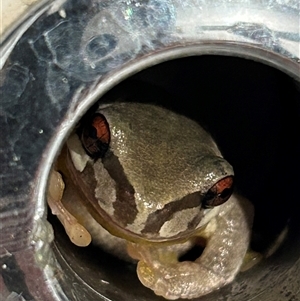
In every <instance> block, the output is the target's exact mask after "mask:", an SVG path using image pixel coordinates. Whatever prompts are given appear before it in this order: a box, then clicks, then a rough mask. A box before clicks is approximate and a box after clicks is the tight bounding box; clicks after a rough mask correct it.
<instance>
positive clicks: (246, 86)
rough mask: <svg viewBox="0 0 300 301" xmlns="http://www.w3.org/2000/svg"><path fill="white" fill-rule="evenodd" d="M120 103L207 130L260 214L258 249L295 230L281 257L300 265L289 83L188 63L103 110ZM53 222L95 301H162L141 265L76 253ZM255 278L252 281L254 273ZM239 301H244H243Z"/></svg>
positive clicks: (151, 75)
mask: <svg viewBox="0 0 300 301" xmlns="http://www.w3.org/2000/svg"><path fill="white" fill-rule="evenodd" d="M120 99H122V100H123V101H134V102H150V103H155V104H158V105H162V106H165V107H167V108H170V109H172V110H174V111H177V112H179V113H181V114H184V115H186V116H188V117H190V118H192V119H195V120H197V121H198V122H199V123H200V124H201V125H202V126H203V127H204V128H206V129H207V130H208V131H209V132H210V133H211V134H212V136H213V137H214V138H215V140H216V142H217V144H218V145H219V147H220V149H221V151H222V153H223V155H224V157H225V158H226V159H227V160H228V161H229V162H230V163H231V164H232V165H233V167H234V170H235V175H236V176H235V178H236V186H237V189H238V191H239V192H240V193H241V194H243V195H245V196H246V197H248V198H249V199H250V200H251V201H252V203H253V204H254V206H255V221H254V227H253V240H252V248H253V249H255V250H257V251H260V252H264V251H265V250H266V249H267V248H268V247H269V246H270V245H272V243H273V242H274V240H275V239H276V237H277V236H278V234H279V233H280V232H281V231H282V230H283V229H284V228H285V227H286V226H288V227H289V230H290V232H289V233H290V234H288V237H287V239H286V243H287V244H288V246H289V248H285V251H283V250H281V251H280V250H279V251H278V252H279V253H280V252H281V253H280V254H281V255H280V256H281V257H280V260H285V259H286V260H287V262H289V263H290V264H293V263H292V260H293V259H292V258H295V260H296V259H297V254H299V252H300V245H299V243H296V242H295V241H296V240H298V241H300V237H299V235H300V234H299V233H300V232H299V231H298V230H299V220H300V218H299V217H300V214H299V212H298V211H297V210H296V208H297V202H298V200H297V197H298V195H297V185H298V183H299V170H300V168H299V167H300V166H299V164H300V163H299V160H298V158H297V157H298V154H299V153H300V152H299V151H300V148H299V138H298V136H299V134H298V129H299V123H300V118H299V117H300V107H299V99H300V95H299V90H297V89H296V85H295V82H294V81H293V80H292V79H291V78H290V77H289V76H287V75H286V74H284V73H283V72H281V71H279V70H277V69H274V68H272V67H269V66H266V65H264V64H261V63H258V62H254V61H250V60H245V59H241V58H235V57H223V56H198V57H188V58H182V59H177V60H173V61H168V62H165V63H161V64H159V65H156V66H154V67H151V68H148V69H146V70H143V71H141V72H139V73H138V74H136V75H134V76H132V77H130V78H128V79H126V80H125V81H123V82H121V83H120V84H119V85H117V86H116V87H114V88H113V89H112V90H110V91H109V92H108V93H106V94H105V95H104V96H103V97H102V98H101V99H100V100H99V102H103V101H105V102H107V101H109V102H111V101H118V100H120ZM49 218H50V221H51V222H52V224H53V225H54V229H55V237H56V240H55V246H54V251H55V252H56V255H57V258H58V260H59V262H60V263H61V264H62V265H63V266H65V268H66V271H68V272H66V277H69V278H70V281H71V279H72V277H75V276H76V279H77V281H79V280H78V279H80V281H79V282H78V283H79V287H80V286H81V288H80V289H81V290H82V289H85V290H86V295H87V296H92V298H94V299H93V300H102V299H101V297H100V295H101V294H102V295H104V296H106V297H107V298H109V299H110V300H113V301H116V300H140V296H143V300H162V299H161V298H159V297H155V296H154V294H153V293H152V292H151V291H150V290H148V289H146V288H144V287H143V286H142V285H141V284H140V283H139V281H138V279H137V277H136V274H135V266H134V265H132V264H128V263H125V262H121V261H119V260H117V259H115V258H113V257H112V256H110V255H109V254H105V253H104V252H102V251H101V250H99V249H97V248H95V247H93V246H91V247H88V248H84V249H81V248H77V247H75V246H73V245H72V244H71V243H70V242H69V240H68V238H67V237H66V235H65V234H64V231H63V229H62V227H61V226H60V225H59V224H58V223H57V222H56V219H55V218H53V217H51V216H50V217H49ZM295 229H296V230H295ZM297 229H298V230H297ZM293 242H295V244H294V245H293ZM297 251H298V252H297ZM293 252H294V253H293ZM292 253H293V254H294V255H293V254H292ZM275 255H276V253H275V254H274V256H275ZM293 256H294V257H293ZM70 267H71V268H70ZM263 268H264V265H263V264H262V265H260V266H258V267H255V268H254V269H256V270H255V271H256V273H258V274H259V273H260V269H263ZM72 273H73V274H72ZM247 273H250V274H251V270H250V271H249V272H246V273H245V274H247ZM250 274H249V275H250ZM74 275H75V276H74ZM256 275H257V274H256ZM241 277H244V276H241ZM245 277H246V278H245V279H250V278H251V277H250V276H249V277H250V278H247V276H245ZM236 281H237V282H238V281H239V276H238V277H237V280H236ZM246 281H247V280H246ZM260 289H261V290H263V289H264V288H263V287H261V288H260ZM258 291H259V288H257V290H255V291H253V296H254V294H256V293H257V292H258ZM226 292H227V293H228V289H227V291H226V288H225V289H221V290H219V291H218V292H216V293H213V294H212V295H211V296H218V294H221V295H222V294H225V293H226ZM250 295H251V292H249V296H250ZM97 296H98V297H97ZM211 298H212V297H209V296H207V297H203V298H201V300H213V299H211ZM74 300H75V299H74ZM232 300H239V299H238V296H237V299H232Z"/></svg>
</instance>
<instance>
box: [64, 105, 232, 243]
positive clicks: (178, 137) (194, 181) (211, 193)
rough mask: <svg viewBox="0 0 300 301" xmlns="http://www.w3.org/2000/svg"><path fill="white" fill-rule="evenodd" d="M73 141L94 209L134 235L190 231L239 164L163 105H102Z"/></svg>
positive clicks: (176, 235)
mask: <svg viewBox="0 0 300 301" xmlns="http://www.w3.org/2000/svg"><path fill="white" fill-rule="evenodd" d="M68 148H69V154H70V158H71V160H70V161H71V164H70V165H71V166H70V168H71V170H72V172H71V174H72V177H73V179H74V181H75V182H76V184H77V186H78V187H80V190H81V192H82V193H83V195H84V196H85V197H84V198H85V201H86V205H87V207H88V208H89V209H90V212H91V214H92V215H93V217H94V218H95V219H96V220H97V221H98V222H100V223H101V224H102V226H104V227H105V228H106V229H108V230H109V231H110V232H112V233H113V234H115V235H117V236H121V237H124V238H126V239H128V240H133V241H136V240H138V239H143V240H146V241H169V240H175V239H184V238H187V237H189V236H190V235H191V234H192V233H194V232H195V231H196V230H197V229H199V228H200V227H201V226H203V225H205V224H206V223H207V222H208V221H209V219H210V218H211V217H212V216H213V215H214V214H215V213H216V212H217V211H218V208H219V207H218V206H219V205H221V204H223V203H224V202H225V201H226V200H228V198H229V197H230V195H231V193H232V187H233V170H232V167H231V165H230V164H229V163H228V162H227V161H226V160H224V159H223V158H222V156H221V154H220V152H219V150H218V148H217V146H216V144H215V142H214V141H213V139H212V138H211V136H210V135H209V134H208V133H207V132H205V131H204V130H203V129H202V128H201V127H200V126H199V125H198V124H197V123H196V122H194V121H192V120H190V119H188V118H186V117H184V116H181V115H178V114H175V113H173V112H170V111H168V110H166V109H163V108H161V107H157V106H153V105H146V104H136V103H116V104H112V105H107V106H103V107H99V108H98V110H97V112H96V113H95V114H94V115H93V116H91V117H90V119H89V121H88V122H85V123H84V124H83V125H82V126H81V127H80V128H79V131H78V132H77V133H76V134H74V135H73V136H71V138H70V139H69V140H68Z"/></svg>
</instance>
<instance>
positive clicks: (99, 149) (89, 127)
mask: <svg viewBox="0 0 300 301" xmlns="http://www.w3.org/2000/svg"><path fill="white" fill-rule="evenodd" d="M80 139H81V143H82V145H83V147H84V149H85V151H86V152H87V154H88V155H89V156H91V157H92V158H94V159H98V158H103V157H104V155H105V153H106V152H107V150H108V147H109V142H110V130H109V125H108V122H107V120H106V118H105V117H104V116H103V115H102V114H100V113H96V114H94V115H93V116H91V118H89V120H88V121H87V122H85V123H84V124H83V125H82V127H81V134H80Z"/></svg>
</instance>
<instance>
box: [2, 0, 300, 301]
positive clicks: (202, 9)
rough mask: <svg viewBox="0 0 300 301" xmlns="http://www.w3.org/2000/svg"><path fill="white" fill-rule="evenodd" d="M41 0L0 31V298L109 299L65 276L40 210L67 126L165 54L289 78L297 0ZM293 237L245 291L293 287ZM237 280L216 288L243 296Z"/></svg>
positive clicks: (292, 291)
mask: <svg viewBox="0 0 300 301" xmlns="http://www.w3.org/2000/svg"><path fill="white" fill-rule="evenodd" d="M51 3H58V4H59V5H58V6H56V9H54V10H53V9H50V6H49V9H48V10H47V11H42V12H41V11H40V10H39V9H37V10H36V12H38V11H40V12H41V15H40V16H39V17H38V18H36V19H35V18H34V19H33V22H29V23H28V22H27V23H26V22H25V21H24V23H22V24H20V25H19V27H18V28H16V29H15V31H14V32H15V34H11V35H9V36H8V37H7V40H6V41H5V42H4V43H3V45H8V44H9V45H11V46H10V47H7V48H2V51H3V52H2V53H3V54H4V57H5V63H4V64H3V68H2V71H1V95H2V100H1V103H2V107H3V109H2V112H1V115H0V117H1V119H0V122H1V132H2V133H1V141H2V143H1V153H0V162H1V182H0V184H1V189H0V194H1V199H0V225H1V236H0V261H1V266H0V270H1V276H0V300H1V301H2V300H26V301H28V300H37V301H39V300H45V301H48V300H49V301H52V300H87V298H88V300H109V299H108V298H107V297H105V296H104V295H101V293H99V292H95V291H93V290H91V289H90V288H88V286H87V285H86V284H82V287H81V288H80V289H78V287H77V286H76V285H74V283H75V284H76V283H80V280H78V279H77V278H76V274H72V273H71V272H70V273H67V272H66V271H67V270H68V269H70V267H68V266H67V264H66V263H65V262H64V261H63V260H61V258H60V257H59V251H58V250H57V249H56V248H55V246H54V247H53V246H52V244H51V242H52V240H53V231H52V228H51V226H50V225H49V223H48V222H47V220H46V207H45V199H44V194H45V189H46V185H47V178H48V174H49V170H50V166H51V164H52V162H53V161H54V159H55V156H56V154H57V153H58V151H59V149H60V147H61V145H62V143H63V141H64V140H65V138H66V136H67V135H68V133H69V132H70V130H71V129H72V127H73V126H74V125H75V124H76V123H77V122H78V120H79V119H80V117H81V116H82V115H83V114H84V112H85V111H86V110H87V109H88V108H89V107H90V105H91V104H92V103H93V102H94V101H96V100H97V99H98V98H99V97H101V96H102V95H103V94H104V93H105V92H106V91H108V90H110V89H111V88H112V87H114V86H115V85H117V84H118V83H119V82H121V81H122V80H124V79H126V78H127V77H129V76H130V75H133V74H135V73H137V72H138V71H140V70H143V69H145V68H147V67H150V66H152V65H155V64H159V63H161V62H163V61H167V60H170V59H173V58H179V57H185V56H195V55H204V54H216V55H231V56H239V57H243V58H248V59H253V60H257V61H260V62H262V63H265V64H268V65H271V66H273V67H275V68H277V69H280V70H282V71H283V72H285V73H287V74H288V75H290V76H291V77H293V78H294V79H295V81H296V82H297V84H298V85H299V81H300V77H299V64H300V60H299V43H300V35H299V4H298V2H297V1H263V2H261V1H234V2H232V1H214V2H211V1H200V0H199V1H198V0H186V1H184V2H183V1H179V0H178V1H175V0H160V1H158V0H149V1H148V2H147V3H146V4H141V3H140V2H138V1H110V2H108V1H92V0H90V1H83V2H82V1H51ZM44 7H45V6H42V8H41V9H44ZM51 7H52V6H51ZM83 12H84V14H83ZM145 13H146V15H147V16H148V18H147V20H146V22H145V19H144V16H145ZM37 14H38V13H37ZM30 18H31V17H30V16H28V18H27V19H26V20H27V21H28V20H29V19H30ZM22 26H25V27H26V28H25V27H22ZM99 32H101V34H99ZM128 35H130V39H128ZM3 45H2V46H3ZM58 45H59V46H60V47H57V46H58ZM103 45H104V46H103ZM116 46H118V47H116ZM294 248H295V249H294V251H293V253H294V254H293V255H291V258H292V259H291V260H292V264H290V265H288V264H287V265H286V266H284V267H282V269H279V270H276V269H275V267H277V266H278V265H277V264H276V261H278V260H280V256H281V255H280V254H279V255H278V256H277V257H276V258H275V259H273V260H274V263H273V265H272V264H271V265H270V264H269V265H268V266H266V267H265V272H264V276H265V281H263V280H262V279H263V278H264V277H258V278H257V279H259V280H261V281H262V284H261V287H263V289H261V290H257V292H256V293H255V294H256V296H254V295H253V296H252V299H251V300H286V301H287V300H297V298H299V287H300V283H299V279H298V278H299V277H298V278H297V277H294V275H297V274H298V275H299V274H300V256H299V254H300V252H299V250H300V246H299V243H298V244H297V243H296V242H294ZM59 259H60V261H59V262H58V260H59ZM272 269H274V270H272ZM270 273H273V276H272V277H270ZM61 275H63V276H61ZM257 275H258V274H257ZM249 277H250V276H249ZM270 278H272V279H270ZM253 279H254V278H252V280H253ZM274 279H276V281H274ZM272 281H274V282H273V283H272ZM243 285H244V286H247V287H248V288H249V289H250V288H251V284H249V281H248V282H247V276H245V278H244V279H243V280H242V282H241V284H240V285H239V286H238V287H237V286H229V287H227V288H226V290H225V291H224V294H225V295H226V296H229V295H230V293H232V295H233V296H234V295H239V296H240V297H239V298H241V297H242V296H244V298H245V299H244V300H247V295H246V294H244V295H243V292H242V291H241V288H242V287H243ZM70 286H71V287H72V288H71V287H70ZM252 286H253V290H255V289H256V288H255V287H254V286H255V285H254V284H253V285H252ZM100 291H101V289H100ZM1 298H2V299H1ZM22 298H23V299H22ZM96 298H98V299H96ZM228 298H229V299H228V300H243V299H239V298H238V299H234V297H232V298H231V297H228ZM230 298H231V299H230ZM280 298H281V299H280ZM293 298H294V299H293ZM203 300H204V299H203ZM205 300H213V299H209V298H207V299H205ZM214 300H216V298H215V299H214ZM113 301H114V300H113Z"/></svg>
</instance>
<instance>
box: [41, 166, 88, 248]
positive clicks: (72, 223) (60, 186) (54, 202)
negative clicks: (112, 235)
mask: <svg viewBox="0 0 300 301" xmlns="http://www.w3.org/2000/svg"><path fill="white" fill-rule="evenodd" d="M64 190H65V184H64V181H63V179H62V176H61V174H60V173H59V172H57V171H55V170H51V174H50V178H49V187H48V193H47V202H48V205H49V207H50V209H51V211H52V214H54V215H56V216H57V218H58V219H59V220H60V222H61V223H62V225H63V226H64V228H65V230H66V233H67V235H68V236H69V238H70V240H71V241H72V242H73V243H74V244H75V245H77V246H79V247H85V246H88V245H89V244H90V243H91V240H92V238H91V235H90V233H89V232H88V231H87V230H86V229H85V228H84V227H83V226H82V225H81V224H80V223H79V222H78V221H77V219H76V218H75V217H74V216H73V215H72V214H71V213H70V212H69V211H68V210H67V209H66V208H65V206H64V205H63V203H62V198H63V193H64Z"/></svg>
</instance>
